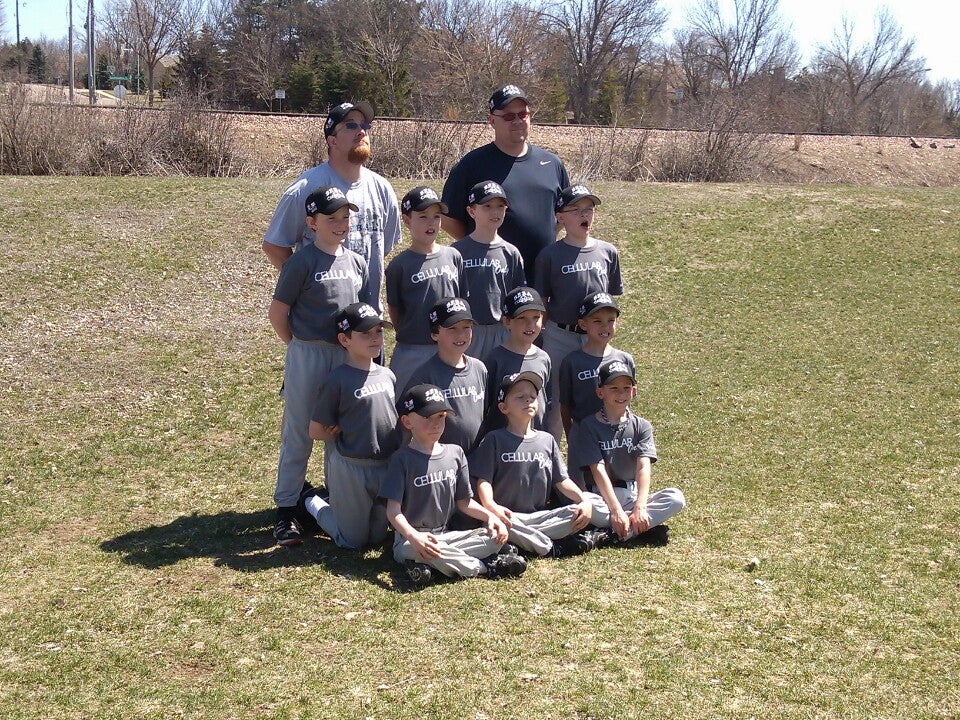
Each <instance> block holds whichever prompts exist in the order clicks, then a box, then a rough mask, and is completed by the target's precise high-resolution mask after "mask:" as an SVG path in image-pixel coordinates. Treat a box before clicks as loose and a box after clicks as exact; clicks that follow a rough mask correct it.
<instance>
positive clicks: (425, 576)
mask: <svg viewBox="0 0 960 720" xmlns="http://www.w3.org/2000/svg"><path fill="white" fill-rule="evenodd" d="M403 568H404V570H405V571H406V574H407V582H409V583H410V584H411V585H417V586H422V585H427V584H428V583H429V582H430V581H431V580H433V571H432V570H431V568H430V566H429V565H427V564H425V563H420V562H417V561H415V560H407V561H405V562H404V563H403Z"/></svg>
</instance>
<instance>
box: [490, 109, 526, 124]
mask: <svg viewBox="0 0 960 720" xmlns="http://www.w3.org/2000/svg"><path fill="white" fill-rule="evenodd" d="M492 114H493V115H495V116H496V117H498V118H503V121H504V122H508V123H509V122H513V121H514V120H517V119H520V120H526V119H527V118H528V117H530V116H531V115H533V111H532V110H521V111H520V112H508V113H503V114H501V115H497V114H496V113H492Z"/></svg>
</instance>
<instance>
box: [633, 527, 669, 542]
mask: <svg viewBox="0 0 960 720" xmlns="http://www.w3.org/2000/svg"><path fill="white" fill-rule="evenodd" d="M669 542H670V527H669V526H668V525H657V526H656V527H652V528H650V529H649V530H646V531H644V532H642V533H640V534H639V535H636V536H634V537H633V538H631V540H630V544H631V545H646V546H648V547H663V546H664V545H667V544H668V543H669Z"/></svg>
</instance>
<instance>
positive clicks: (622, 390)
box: [264, 85, 685, 584]
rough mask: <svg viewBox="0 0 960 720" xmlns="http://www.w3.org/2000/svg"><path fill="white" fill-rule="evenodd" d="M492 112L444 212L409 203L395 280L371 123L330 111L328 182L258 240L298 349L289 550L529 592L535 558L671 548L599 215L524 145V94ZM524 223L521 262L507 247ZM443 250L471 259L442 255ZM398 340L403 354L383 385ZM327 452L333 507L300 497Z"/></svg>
mask: <svg viewBox="0 0 960 720" xmlns="http://www.w3.org/2000/svg"><path fill="white" fill-rule="evenodd" d="M489 105H490V124H491V125H492V126H493V128H494V132H495V140H494V142H493V143H490V145H488V146H483V147H481V148H478V149H477V150H475V151H473V152H472V153H469V154H468V155H467V156H465V157H464V158H463V159H462V160H461V161H460V163H458V165H457V167H455V168H454V171H453V172H451V176H450V178H448V180H447V183H446V185H445V188H444V197H443V198H442V199H441V197H440V196H439V195H438V194H437V193H436V192H435V191H434V190H433V189H432V188H429V187H426V186H419V187H415V188H413V189H412V190H410V191H409V192H408V193H406V195H405V196H404V197H403V199H402V201H401V202H400V204H399V221H400V222H402V224H403V225H405V226H406V227H407V228H408V230H409V233H410V237H411V242H410V246H409V247H408V248H407V249H405V250H403V251H402V252H399V253H397V254H396V255H395V256H394V257H393V259H392V260H391V261H390V263H389V264H388V265H387V266H386V268H384V267H383V257H384V255H386V254H389V252H390V250H391V249H392V246H393V242H394V240H393V239H392V237H396V236H398V235H399V232H398V231H399V223H398V222H397V219H396V217H391V214H392V213H391V212H390V207H391V203H390V199H391V197H390V196H392V189H390V187H389V184H388V183H386V181H384V180H383V179H382V178H380V177H379V176H378V175H376V174H375V173H372V172H370V171H369V170H367V168H365V167H364V163H365V162H366V160H367V159H368V158H369V156H370V146H369V140H368V134H369V131H370V129H371V123H372V121H373V111H372V108H370V106H369V105H367V104H366V103H357V104H351V103H344V104H343V105H340V106H338V107H336V108H334V109H333V110H332V111H331V112H330V115H329V117H328V118H327V121H326V124H325V126H324V130H325V135H326V137H327V145H328V152H329V160H328V162H327V163H325V164H323V165H321V166H318V167H317V168H312V169H311V170H308V171H307V172H306V173H304V175H303V176H301V178H298V180H297V181H296V182H294V184H293V185H291V186H290V188H288V189H287V191H286V192H285V193H284V196H283V197H282V198H281V201H280V204H279V205H278V208H277V212H276V213H275V214H274V218H273V220H272V221H271V225H270V228H269V229H268V232H267V235H266V237H265V240H264V249H265V251H266V252H267V254H268V256H269V257H270V258H271V260H273V261H274V264H276V265H277V266H278V267H279V268H280V277H279V280H278V282H277V285H276V290H275V292H274V296H273V301H272V303H271V306H270V312H269V316H270V321H271V324H272V325H273V327H274V329H275V330H276V332H277V335H278V336H279V337H280V338H281V340H283V341H284V342H285V343H286V344H287V352H286V361H285V367H284V386H283V397H284V418H283V431H282V439H281V451H280V461H279V466H278V477H277V486H276V491H275V495H274V497H275V501H276V503H277V522H276V526H275V529H274V535H275V537H276V539H277V542H278V543H279V544H281V545H287V546H290V545H297V544H299V543H301V542H302V533H303V531H304V529H305V528H306V527H317V526H318V527H319V528H320V529H322V530H323V531H324V532H325V533H326V534H327V535H329V536H330V537H331V538H332V539H333V541H334V542H335V543H336V544H337V545H339V546H341V547H345V548H354V549H363V548H365V547H368V546H371V545H378V544H382V543H383V542H384V541H385V540H386V538H387V535H388V526H392V527H393V528H394V530H395V541H394V548H393V552H394V557H395V559H396V560H397V561H398V562H399V563H401V564H402V565H403V566H404V568H405V571H406V576H407V578H408V579H409V580H410V581H412V582H414V583H418V584H422V583H426V582H429V581H430V580H431V579H432V578H433V577H435V576H436V575H437V574H438V573H439V574H442V575H443V576H447V577H458V576H459V577H475V576H478V575H485V576H488V577H492V578H496V577H504V576H513V575H519V574H521V573H523V572H524V570H525V569H526V559H525V556H534V557H537V556H553V557H561V556H564V555H573V554H579V553H582V552H586V551H588V550H590V549H592V548H593V547H596V546H598V545H602V544H618V545H627V544H637V543H652V544H662V543H664V542H666V541H667V528H666V526H665V525H664V522H665V521H666V520H667V519H669V518H670V517H671V516H673V515H674V514H676V513H677V512H679V511H680V510H681V509H683V507H684V504H685V499H684V497H683V494H682V493H681V492H680V491H679V490H677V489H676V488H668V489H664V490H660V491H659V492H655V493H651V492H650V473H651V465H652V464H653V463H654V462H656V459H657V451H656V446H655V444H654V439H653V429H652V426H651V424H650V423H649V422H648V421H647V420H645V419H643V418H641V417H638V416H637V415H634V414H633V413H632V412H631V410H630V403H631V400H632V399H633V397H635V395H636V380H635V366H634V361H633V358H632V356H631V355H630V354H629V353H627V352H624V351H622V350H618V349H616V348H614V347H613V345H612V341H613V339H614V336H615V333H616V329H617V323H618V321H619V317H620V310H619V307H618V304H617V301H616V299H615V296H618V295H621V294H622V292H623V285H622V281H621V273H620V258H619V254H618V252H617V250H616V248H615V247H614V246H613V245H612V244H610V243H607V242H604V241H602V240H599V239H597V238H595V237H593V236H592V234H591V230H592V227H593V221H594V217H595V213H596V208H597V206H598V205H599V204H600V199H599V198H598V197H597V196H596V195H595V194H593V193H591V192H590V190H589V189H588V188H586V187H585V186H583V185H579V184H574V185H571V184H570V183H569V181H568V179H567V177H566V171H565V170H564V169H563V167H562V163H561V162H560V160H559V158H557V157H556V156H555V155H552V154H550V153H547V152H546V151H543V150H541V149H540V148H537V147H536V146H533V145H529V144H528V143H527V135H528V133H529V129H530V116H531V114H532V113H531V111H530V109H529V103H528V100H527V97H526V95H525V94H524V92H523V91H522V90H521V89H520V88H517V87H516V86H513V85H507V86H504V87H502V88H500V89H498V90H497V91H496V92H495V93H494V94H493V96H492V97H491V98H490V103H489ZM341 139H342V142H341ZM551 166H553V167H551ZM485 172H488V173H490V174H489V177H490V178H491V179H480V180H479V181H478V182H474V183H472V184H471V185H469V186H467V183H468V182H469V181H470V180H471V176H472V179H476V178H477V177H479V178H483V177H488V176H486V175H484V173H485ZM498 180H500V181H502V182H503V184H501V182H498ZM544 180H545V182H544ZM558 185H560V187H557V186H558ZM505 186H507V187H511V186H512V189H511V190H510V191H509V196H508V191H506V190H505ZM538 186H540V187H546V188H548V190H549V192H550V198H549V200H550V208H549V209H550V211H551V215H552V217H551V218H550V222H549V223H544V222H543V219H542V216H543V212H542V211H541V212H539V215H540V218H539V219H538V220H537V224H538V225H539V226H540V229H541V230H542V228H543V226H544V225H549V226H550V227H549V229H548V230H547V232H549V234H550V235H551V237H550V238H549V242H548V243H547V244H545V245H542V248H541V247H537V245H538V244H542V243H538V239H537V238H536V237H533V235H534V233H523V232H522V231H521V232H519V233H518V232H517V228H516V226H517V225H520V226H522V225H523V222H524V220H525V217H524V216H526V219H529V217H530V213H529V206H530V205H536V203H531V202H529V201H530V200H531V199H532V198H533V196H534V194H535V191H536V190H537V188H538ZM551 186H552V187H551ZM518 190H520V192H518ZM460 196H462V197H460ZM355 198H356V199H357V200H358V201H357V202H355V201H354V199H355ZM297 203H299V204H300V207H299V208H297V206H296V205H297ZM393 205H394V206H395V205H396V201H395V198H394V199H393ZM541 205H542V203H541ZM525 206H528V207H525ZM298 220H299V222H300V226H299V227H298V226H297V222H298ZM511 223H512V225H513V226H514V227H513V228H511V231H510V234H512V235H513V236H514V238H517V239H522V240H526V241H527V242H519V243H511V242H508V241H507V240H505V239H504V238H503V237H502V234H503V231H504V230H505V228H507V226H509V225H510V224H511ZM558 227H559V228H560V229H561V230H562V231H563V235H562V236H561V238H560V239H559V240H556V239H555V238H556V230H557V228H558ZM441 229H446V230H447V232H448V233H450V234H452V235H454V236H455V237H458V238H460V239H458V240H456V242H454V243H453V244H452V245H449V246H448V245H442V244H440V243H439V242H438V239H439V234H440V232H441ZM541 234H543V233H542V232H541ZM387 236H392V237H391V238H389V239H388V237H387ZM518 245H519V246H520V247H518ZM524 245H526V247H524ZM295 248H296V252H293V250H294V249H295ZM381 278H382V280H381ZM528 280H529V282H528ZM381 282H382V284H383V285H384V286H385V295H386V304H387V311H388V316H389V319H387V318H384V317H383V316H382V315H381V312H380V310H379V303H380V288H381ZM385 329H390V330H394V331H395V333H396V335H395V344H394V349H393V353H392V355H391V358H390V361H389V366H385V365H384V364H382V361H383V356H384V348H385V342H384V339H385V336H384V332H385ZM564 436H565V437H566V440H567V447H568V460H569V461H568V460H567V459H565V458H564V457H563V455H562V452H561V450H560V445H559V442H560V440H561V439H562V438H563V437H564ZM318 440H321V441H324V442H325V448H326V450H325V455H324V479H325V484H324V487H322V488H314V487H313V486H312V485H311V484H309V483H307V482H306V467H307V461H308V460H309V457H310V454H311V451H312V447H313V442H314V441H318Z"/></svg>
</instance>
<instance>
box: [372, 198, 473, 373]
mask: <svg viewBox="0 0 960 720" xmlns="http://www.w3.org/2000/svg"><path fill="white" fill-rule="evenodd" d="M400 211H401V213H402V217H403V224H404V225H406V226H407V227H408V228H409V229H410V247H409V248H408V249H406V250H404V251H403V252H401V253H400V254H399V255H397V256H395V257H394V258H393V260H391V261H390V264H389V265H387V273H386V286H387V309H388V310H389V312H390V319H391V320H392V321H393V324H394V325H396V328H397V344H396V346H395V347H394V349H393V356H392V357H391V358H390V369H391V370H393V372H394V374H395V375H396V376H397V387H398V388H405V387H406V386H407V381H408V380H409V379H410V373H411V372H412V371H413V370H414V369H416V368H417V367H418V366H420V365H421V364H422V363H423V362H425V361H426V360H427V359H428V358H429V357H430V356H431V355H433V354H434V352H436V348H435V347H434V344H433V340H432V339H431V337H430V323H429V322H428V320H427V314H428V313H429V312H430V308H432V307H433V306H434V304H436V303H437V302H438V301H439V300H440V299H441V298H446V297H461V296H463V295H465V294H466V280H465V279H464V276H463V258H462V257H461V256H460V253H459V252H458V251H456V250H454V249H453V248H451V247H448V246H446V245H440V244H439V243H438V242H437V237H438V235H439V233H440V218H441V216H442V213H443V212H446V206H445V205H444V204H443V203H441V202H440V197H439V196H438V195H437V193H436V192H435V191H434V190H433V189H432V188H429V187H426V186H419V187H415V188H413V189H412V190H411V191H410V192H408V193H407V194H406V195H404V196H403V200H402V201H401V203H400Z"/></svg>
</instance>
